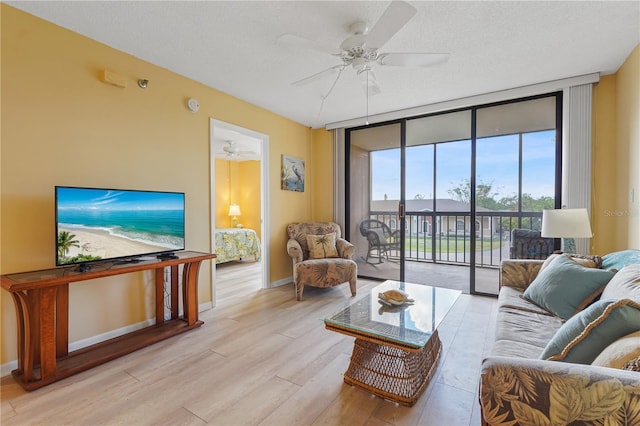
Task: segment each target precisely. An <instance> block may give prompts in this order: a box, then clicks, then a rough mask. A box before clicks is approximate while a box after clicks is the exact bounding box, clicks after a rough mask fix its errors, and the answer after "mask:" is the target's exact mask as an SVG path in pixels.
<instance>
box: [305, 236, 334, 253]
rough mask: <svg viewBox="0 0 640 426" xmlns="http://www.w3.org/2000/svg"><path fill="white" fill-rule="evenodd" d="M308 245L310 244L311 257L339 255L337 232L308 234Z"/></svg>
mask: <svg viewBox="0 0 640 426" xmlns="http://www.w3.org/2000/svg"><path fill="white" fill-rule="evenodd" d="M307 245H308V246H309V258H310V259H325V258H327V257H338V249H337V248H336V233H335V232H331V233H329V234H324V235H307Z"/></svg>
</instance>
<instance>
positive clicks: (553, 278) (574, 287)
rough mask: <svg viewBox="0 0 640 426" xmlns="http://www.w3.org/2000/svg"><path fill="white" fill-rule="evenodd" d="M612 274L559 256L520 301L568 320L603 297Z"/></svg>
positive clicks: (534, 281)
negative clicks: (530, 302) (522, 300)
mask: <svg viewBox="0 0 640 426" xmlns="http://www.w3.org/2000/svg"><path fill="white" fill-rule="evenodd" d="M613 275H614V273H613V272H611V271H605V270H602V269H594V268H585V267H584V266H581V265H579V264H577V263H576V262H574V261H573V260H571V259H569V258H568V257H566V256H558V257H557V258H555V259H553V261H552V262H551V263H550V264H549V266H547V267H546V268H544V269H542V270H541V271H540V273H539V274H538V276H536V278H535V279H534V280H533V282H532V283H531V285H530V286H529V287H528V288H527V290H526V291H525V292H524V294H523V297H524V298H525V299H527V300H530V301H532V302H533V303H535V304H537V305H539V306H541V307H543V308H545V309H547V310H549V311H550V312H552V313H553V314H554V315H557V316H559V317H560V318H563V319H569V318H570V317H571V316H572V315H574V314H575V313H576V312H579V311H581V310H582V309H584V308H585V306H587V305H588V304H589V303H591V302H592V301H593V300H594V299H595V298H596V297H597V296H599V295H600V293H602V290H603V289H604V286H605V285H606V284H607V283H608V282H609V280H610V279H611V278H612V277H613Z"/></svg>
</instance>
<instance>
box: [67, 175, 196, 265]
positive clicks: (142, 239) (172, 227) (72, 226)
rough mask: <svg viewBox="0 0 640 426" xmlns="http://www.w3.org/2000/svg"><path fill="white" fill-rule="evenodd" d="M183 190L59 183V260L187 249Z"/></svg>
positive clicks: (80, 261) (75, 261)
mask: <svg viewBox="0 0 640 426" xmlns="http://www.w3.org/2000/svg"><path fill="white" fill-rule="evenodd" d="M184 209H185V199H184V193H183V192H159V191H136V190H122V189H101V188H79V187H68V186H56V187H55V210H56V226H55V228H56V229H55V231H56V265H57V266H62V265H70V264H86V263H89V262H98V261H107V260H116V259H119V260H122V259H131V260H135V259H137V258H140V257H142V256H146V255H167V254H170V253H172V252H175V251H178V250H184V248H185V243H184V232H185V228H184Z"/></svg>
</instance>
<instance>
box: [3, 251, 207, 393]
mask: <svg viewBox="0 0 640 426" xmlns="http://www.w3.org/2000/svg"><path fill="white" fill-rule="evenodd" d="M176 254H177V256H178V258H177V259H168V260H157V259H155V258H154V259H152V260H143V261H140V262H138V263H124V262H120V263H119V262H105V263H97V264H93V265H92V269H91V270H90V271H88V272H78V271H77V268H76V267H61V268H54V269H45V270H41V271H32V272H23V273H16V274H7V275H2V277H1V283H2V288H4V289H5V290H7V291H8V292H10V293H11V296H12V297H13V302H14V304H15V307H16V315H17V328H18V368H17V369H16V370H14V371H13V372H12V374H13V377H15V379H16V380H17V381H18V383H20V385H22V387H23V388H24V389H26V390H34V389H38V388H40V387H42V386H45V385H48V384H50V383H53V382H56V381H58V380H61V379H64V378H66V377H69V376H71V375H73V374H76V373H79V372H81V371H84V370H87V369H89V368H92V367H95V366H97V365H100V364H103V363H105V362H107V361H110V360H112V359H115V358H118V357H120V356H123V355H126V354H129V353H131V352H134V351H136V350H138V349H142V348H144V347H146V346H149V345H151V344H153V343H156V342H159V341H161V340H164V339H167V338H169V337H172V336H175V335H176V334H180V333H184V332H186V331H189V330H192V329H194V328H197V327H200V326H201V325H202V324H203V322H202V321H200V320H198V272H199V269H200V263H201V262H202V261H203V260H207V259H213V258H215V257H216V255H215V254H209V253H198V252H192V251H184V252H178V253H176ZM180 265H183V267H182V292H180V291H179V286H178V273H179V266H180ZM166 267H170V268H171V306H170V312H171V316H170V319H168V320H165V312H164V271H165V268H166ZM147 270H155V287H156V291H155V306H156V322H155V324H154V325H151V326H149V327H145V328H143V329H141V330H137V331H134V332H132V333H128V334H125V335H122V336H119V337H116V338H113V339H109V340H106V341H104V342H100V343H97V344H95V345H91V346H88V347H85V348H82V349H79V350H77V351H73V352H69V284H70V283H74V282H78V281H86V280H92V279H95V278H102V277H109V276H114V275H121V274H128V273H132V272H139V271H147ZM179 293H181V296H182V307H183V316H182V317H180V316H179V306H180V303H179V297H180V294H179Z"/></svg>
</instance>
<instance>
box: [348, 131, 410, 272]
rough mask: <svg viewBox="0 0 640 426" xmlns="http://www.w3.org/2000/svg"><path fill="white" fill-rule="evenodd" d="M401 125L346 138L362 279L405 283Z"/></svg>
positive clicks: (353, 234)
mask: <svg viewBox="0 0 640 426" xmlns="http://www.w3.org/2000/svg"><path fill="white" fill-rule="evenodd" d="M401 136H402V124H401V123H392V124H387V125H382V126H372V127H367V128H364V129H354V130H351V131H349V132H347V134H346V140H347V162H348V170H349V177H348V186H347V200H348V203H347V205H348V206H349V208H348V231H349V234H348V235H349V239H350V241H351V242H352V243H353V244H354V245H355V246H356V252H355V254H354V260H356V262H357V263H358V274H359V275H360V276H365V277H370V278H376V279H385V280H404V272H403V269H404V254H403V253H404V249H403V246H402V244H403V240H404V235H403V234H404V233H403V232H402V229H403V218H402V216H401V214H400V213H401V211H400V209H401V204H402V203H403V202H404V198H403V189H402V188H403V175H402V169H403V160H402V153H401V140H402V137H401Z"/></svg>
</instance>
